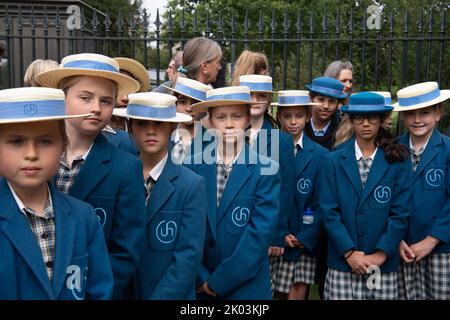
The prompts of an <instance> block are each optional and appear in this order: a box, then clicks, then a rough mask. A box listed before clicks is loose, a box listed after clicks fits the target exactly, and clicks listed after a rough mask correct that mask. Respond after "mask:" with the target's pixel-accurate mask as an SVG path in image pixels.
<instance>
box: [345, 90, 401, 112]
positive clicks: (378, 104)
mask: <svg viewBox="0 0 450 320" xmlns="http://www.w3.org/2000/svg"><path fill="white" fill-rule="evenodd" d="M393 109H394V107H392V106H389V105H386V103H385V100H384V97H383V96H382V95H379V94H377V93H373V92H360V93H355V94H352V95H351V96H350V101H349V103H348V105H347V106H342V107H341V111H342V112H345V113H349V114H367V113H386V112H391V111H392V110H393Z"/></svg>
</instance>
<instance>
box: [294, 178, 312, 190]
mask: <svg viewBox="0 0 450 320" xmlns="http://www.w3.org/2000/svg"><path fill="white" fill-rule="evenodd" d="M311 185H312V183H311V180H309V179H305V178H301V179H300V180H298V182H297V190H298V192H300V193H302V194H307V193H309V191H311Z"/></svg>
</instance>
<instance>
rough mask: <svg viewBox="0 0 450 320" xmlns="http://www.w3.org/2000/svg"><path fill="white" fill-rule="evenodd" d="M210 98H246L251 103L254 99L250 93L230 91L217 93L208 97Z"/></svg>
mask: <svg viewBox="0 0 450 320" xmlns="http://www.w3.org/2000/svg"><path fill="white" fill-rule="evenodd" d="M210 100H244V101H248V103H251V102H252V100H251V98H250V94H248V93H229V94H217V95H214V96H210V97H208V101H210Z"/></svg>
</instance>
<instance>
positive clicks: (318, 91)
mask: <svg viewBox="0 0 450 320" xmlns="http://www.w3.org/2000/svg"><path fill="white" fill-rule="evenodd" d="M305 88H306V89H307V90H308V91H311V92H314V93H315V94H318V95H320V96H325V97H332V98H336V99H345V98H347V97H348V94H346V93H342V94H340V95H338V94H332V93H329V92H323V91H320V90H315V89H313V86H312V85H310V84H307V85H305Z"/></svg>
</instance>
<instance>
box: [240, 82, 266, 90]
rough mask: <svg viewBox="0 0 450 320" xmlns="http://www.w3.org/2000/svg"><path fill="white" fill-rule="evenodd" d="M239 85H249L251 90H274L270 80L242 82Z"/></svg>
mask: <svg viewBox="0 0 450 320" xmlns="http://www.w3.org/2000/svg"><path fill="white" fill-rule="evenodd" d="M239 85H240V86H247V87H249V88H250V91H260V90H261V91H272V83H270V82H240V83H239Z"/></svg>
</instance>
